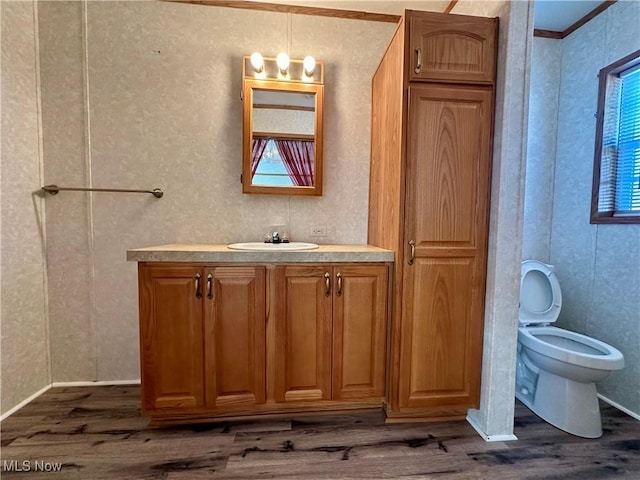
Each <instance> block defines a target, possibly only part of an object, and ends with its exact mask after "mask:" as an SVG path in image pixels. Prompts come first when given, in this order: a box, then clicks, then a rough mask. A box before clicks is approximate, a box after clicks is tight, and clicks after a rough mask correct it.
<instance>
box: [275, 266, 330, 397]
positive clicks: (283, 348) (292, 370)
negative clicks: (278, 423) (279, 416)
mask: <svg viewBox="0 0 640 480" xmlns="http://www.w3.org/2000/svg"><path fill="white" fill-rule="evenodd" d="M330 272H331V269H330V268H325V267H306V266H305V267H298V266H286V267H285V266H281V267H277V268H276V292H277V293H276V298H277V300H276V338H277V340H276V372H277V378H276V381H275V392H274V394H275V399H276V401H279V402H285V401H286V402H297V401H309V400H328V399H330V398H331V296H330V295H331V287H332V286H331V283H330V284H329V295H326V283H325V282H326V279H325V273H330ZM329 282H331V279H330V278H329Z"/></svg>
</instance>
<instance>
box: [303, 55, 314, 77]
mask: <svg viewBox="0 0 640 480" xmlns="http://www.w3.org/2000/svg"><path fill="white" fill-rule="evenodd" d="M302 66H303V67H304V75H305V76H307V77H313V71H314V70H315V69H316V59H315V58H313V57H312V56H311V55H307V56H306V57H304V60H303V61H302Z"/></svg>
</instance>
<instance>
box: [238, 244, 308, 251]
mask: <svg viewBox="0 0 640 480" xmlns="http://www.w3.org/2000/svg"><path fill="white" fill-rule="evenodd" d="M228 247H229V248H231V249H232V250H251V251H254V252H295V251H299V250H314V249H316V248H318V245H316V244H315V243H307V242H289V243H264V242H245V243H232V244H231V245H228Z"/></svg>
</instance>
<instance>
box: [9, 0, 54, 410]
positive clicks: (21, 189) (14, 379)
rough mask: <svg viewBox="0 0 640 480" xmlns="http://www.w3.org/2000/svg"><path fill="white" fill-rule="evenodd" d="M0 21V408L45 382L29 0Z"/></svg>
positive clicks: (34, 16) (46, 349) (33, 53)
mask: <svg viewBox="0 0 640 480" xmlns="http://www.w3.org/2000/svg"><path fill="white" fill-rule="evenodd" d="M0 8H1V11H0V17H1V19H2V28H1V32H2V104H1V109H2V182H1V187H0V188H1V192H2V215H1V222H2V227H1V230H0V231H1V235H0V243H1V244H2V249H1V250H2V260H1V265H2V271H1V283H2V285H1V287H0V288H1V291H2V302H1V310H0V318H1V321H2V325H1V328H2V345H1V351H2V357H1V364H2V372H1V376H2V386H1V390H2V398H1V402H0V403H1V404H2V412H1V413H6V412H7V411H8V410H10V409H11V408H13V407H14V406H16V405H17V404H18V403H20V402H21V401H23V400H24V399H25V398H27V397H29V396H31V395H33V394H34V393H36V392H37V391H39V390H40V389H42V388H43V387H45V386H47V385H48V384H49V382H50V381H49V360H48V353H49V344H48V341H47V336H48V335H47V322H46V300H45V298H46V296H45V275H44V273H45V271H44V261H43V246H44V234H43V230H42V226H43V219H42V213H43V208H42V199H41V197H39V196H38V195H37V194H34V192H36V191H37V190H38V189H39V188H40V187H41V186H42V183H41V182H42V178H41V161H40V146H39V143H40V130H39V116H38V108H39V105H38V77H37V61H36V60H37V59H36V45H37V41H36V31H37V30H36V28H37V11H36V10H35V8H36V7H35V4H34V3H33V2H7V1H3V2H0Z"/></svg>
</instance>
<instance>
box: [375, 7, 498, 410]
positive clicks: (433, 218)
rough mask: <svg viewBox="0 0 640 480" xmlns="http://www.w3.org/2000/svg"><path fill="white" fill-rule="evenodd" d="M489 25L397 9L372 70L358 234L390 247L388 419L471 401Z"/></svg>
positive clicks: (484, 235)
mask: <svg viewBox="0 0 640 480" xmlns="http://www.w3.org/2000/svg"><path fill="white" fill-rule="evenodd" d="M496 35H497V20H496V19H486V18H480V17H466V16H465V17H461V16H456V15H447V14H434V13H427V12H415V11H407V12H406V14H405V16H404V17H403V19H402V20H401V21H400V23H399V26H398V29H397V30H396V32H395V35H394V37H393V39H392V41H391V44H390V45H389V47H388V48H387V51H386V52H385V55H384V57H383V59H382V61H381V63H380V65H379V67H378V70H377V71H376V73H375V75H374V78H373V85H372V101H373V105H372V127H371V130H372V140H371V143H372V149H371V169H370V172H371V177H370V189H369V192H370V197H369V240H368V243H369V244H372V245H376V246H379V247H383V248H387V249H391V250H394V251H395V255H396V262H395V265H394V269H395V270H394V278H395V279H396V282H395V285H394V294H393V299H394V300H393V310H392V314H391V337H392V339H391V355H390V359H391V363H390V365H391V371H390V382H389V386H390V391H389V400H390V402H389V404H388V405H387V416H388V420H389V421H411V420H415V419H418V418H421V419H442V418H464V417H465V416H466V412H467V409H468V408H477V407H478V406H479V399H480V376H481V365H482V336H483V322H484V297H485V282H486V266H487V244H488V231H489V199H490V178H491V145H492V138H493V102H494V100H493V98H494V85H493V82H494V79H495V56H496V50H495V45H496V38H497V37H496ZM465 45H466V46H467V47H469V48H467V47H465ZM463 47H464V48H463ZM416 48H421V49H422V58H421V60H422V62H423V65H422V69H421V70H420V71H419V72H417V71H416V66H415V64H414V63H413V62H414V61H415V60H416V57H415V55H416ZM429 52H431V53H429ZM427 54H428V55H427ZM430 57H433V59H431V58H430Z"/></svg>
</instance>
